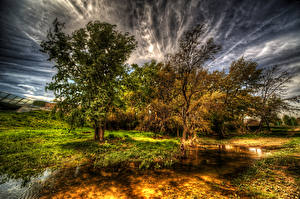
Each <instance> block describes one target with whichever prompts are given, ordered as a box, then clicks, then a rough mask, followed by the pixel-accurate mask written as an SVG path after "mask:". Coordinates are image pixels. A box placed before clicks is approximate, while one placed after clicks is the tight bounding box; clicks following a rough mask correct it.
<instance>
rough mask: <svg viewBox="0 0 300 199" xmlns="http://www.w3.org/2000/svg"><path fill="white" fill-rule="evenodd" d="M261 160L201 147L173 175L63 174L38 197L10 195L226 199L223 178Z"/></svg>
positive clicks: (226, 148)
mask: <svg viewBox="0 0 300 199" xmlns="http://www.w3.org/2000/svg"><path fill="white" fill-rule="evenodd" d="M262 155H263V151H262V150H261V149H260V148H253V147H252V148H247V147H237V146H233V145H201V146H197V147H194V148H191V149H189V150H188V151H187V158H186V159H182V160H181V161H180V162H179V163H177V164H176V165H174V167H173V168H172V169H160V170H138V169H134V168H129V167H128V168H120V169H119V170H118V171H108V170H106V171H104V170H97V169H95V168H94V167H92V166H82V167H76V168H65V169H60V170H58V171H57V172H56V173H54V174H52V175H51V176H50V177H48V176H49V175H43V176H46V177H44V178H40V181H38V180H37V182H40V183H39V184H43V191H42V193H40V192H39V191H36V190H40V187H37V188H35V187H33V186H31V188H27V189H26V190H25V191H24V190H23V189H18V188H16V186H15V185H11V187H14V186H15V187H14V188H15V189H17V190H18V191H19V192H22V193H23V194H20V193H19V192H18V193H17V192H16V191H12V192H15V193H17V194H15V195H14V196H13V197H11V198H18V197H15V196H16V195H19V196H20V195H21V196H26V198H35V197H36V196H37V193H38V194H39V195H38V196H39V197H40V198H155V197H156V198H164V197H166V198H180V197H181V198H193V197H194V196H197V197H198V198H201V197H202V198H209V197H212V198H217V197H220V198H224V197H227V196H229V195H231V194H233V193H235V189H234V188H233V187H232V186H231V184H230V182H229V180H228V179H227V178H226V177H225V176H226V175H232V174H235V173H236V172H238V171H240V170H241V169H243V168H244V167H245V166H247V165H248V164H249V163H250V162H251V161H253V160H254V159H257V158H260V157H262ZM41 179H42V180H41ZM45 179H47V180H46V182H45ZM41 182H45V183H41ZM36 184H37V183H36ZM1 188H2V192H0V198H8V197H6V196H12V195H4V194H5V193H4V192H3V187H2V185H0V190H1ZM7 190H8V189H7ZM28 190H31V191H28ZM8 192H9V191H7V193H8ZM24 193H26V194H25V195H24ZM3 196H4V197H3Z"/></svg>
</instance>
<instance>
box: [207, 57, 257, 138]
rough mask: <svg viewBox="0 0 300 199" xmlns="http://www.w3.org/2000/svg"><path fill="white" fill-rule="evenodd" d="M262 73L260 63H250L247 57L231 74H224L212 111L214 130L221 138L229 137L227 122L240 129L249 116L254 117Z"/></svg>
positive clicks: (221, 77) (235, 64)
mask: <svg viewBox="0 0 300 199" xmlns="http://www.w3.org/2000/svg"><path fill="white" fill-rule="evenodd" d="M260 74H261V70H260V69H257V63H255V62H253V61H247V60H245V59H244V58H243V57H242V58H240V59H238V60H236V61H233V62H232V64H231V66H230V67H229V72H228V73H227V74H226V73H225V72H223V73H220V76H219V78H217V79H219V81H216V82H215V83H216V84H218V85H217V86H218V87H219V88H218V90H217V92H218V93H219V95H217V97H216V96H215V95H214V99H213V100H211V102H212V105H211V108H210V111H209V112H210V113H211V120H212V128H213V130H214V131H215V132H216V133H217V134H218V135H219V136H220V137H221V138H224V137H225V133H226V130H227V129H226V128H227V127H226V125H225V124H226V123H227V125H228V126H237V125H241V124H242V123H243V119H244V117H245V116H250V115H252V108H253V107H252V104H253V103H255V102H256V100H257V97H256V96H254V95H253V94H254V93H255V92H256V91H257V88H258V86H259V84H258V81H259V77H260Z"/></svg>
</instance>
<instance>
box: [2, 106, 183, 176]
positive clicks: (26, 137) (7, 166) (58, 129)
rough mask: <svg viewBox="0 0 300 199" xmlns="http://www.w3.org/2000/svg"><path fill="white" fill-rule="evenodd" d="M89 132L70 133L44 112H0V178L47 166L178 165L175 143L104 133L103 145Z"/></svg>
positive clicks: (139, 134) (146, 136)
mask: <svg viewBox="0 0 300 199" xmlns="http://www.w3.org/2000/svg"><path fill="white" fill-rule="evenodd" d="M86 132H90V133H86ZM92 132H93V129H91V128H88V127H87V128H81V129H76V130H75V131H73V132H70V133H69V130H68V125H67V124H65V123H64V122H62V121H58V120H54V119H53V118H51V117H50V114H49V113H48V112H41V111H37V112H28V113H13V112H1V113H0V174H2V175H6V176H7V177H8V178H23V179H29V178H30V177H32V176H35V175H38V174H39V173H41V172H42V171H43V170H44V169H46V168H58V167H64V166H76V165H81V164H93V165H94V166H95V167H107V168H115V167H120V166H124V165H128V164H129V163H135V165H136V166H137V167H139V168H148V167H162V166H168V165H171V164H172V163H174V162H175V161H176V158H175V156H176V155H177V154H178V150H179V148H178V143H179V140H178V139H175V138H173V139H155V138H154V137H155V136H154V134H153V133H150V132H138V131H106V135H105V136H106V141H105V142H104V143H99V142H95V141H94V140H93V133H92Z"/></svg>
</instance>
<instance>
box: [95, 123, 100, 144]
mask: <svg viewBox="0 0 300 199" xmlns="http://www.w3.org/2000/svg"><path fill="white" fill-rule="evenodd" d="M99 129H100V128H99V127H98V126H96V127H95V134H94V140H95V141H98V140H99V138H100V131H99Z"/></svg>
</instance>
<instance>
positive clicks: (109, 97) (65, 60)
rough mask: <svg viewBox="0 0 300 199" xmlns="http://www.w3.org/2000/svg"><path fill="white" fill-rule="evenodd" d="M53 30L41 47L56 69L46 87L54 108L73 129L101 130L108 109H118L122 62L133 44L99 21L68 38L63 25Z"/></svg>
mask: <svg viewBox="0 0 300 199" xmlns="http://www.w3.org/2000/svg"><path fill="white" fill-rule="evenodd" d="M53 26H54V29H53V30H51V31H49V33H48V35H47V40H46V41H43V42H42V43H41V47H42V51H43V52H45V53H47V54H48V55H49V60H50V61H54V62H55V66H54V67H55V68H56V69H57V73H56V74H55V76H54V77H53V82H51V83H49V84H48V85H47V89H48V90H51V91H54V94H55V97H56V108H58V109H57V110H59V111H62V112H63V113H64V116H65V117H67V121H68V123H70V124H71V125H73V126H76V125H77V126H82V124H83V123H84V121H89V122H91V124H92V125H93V126H94V128H97V129H99V128H103V127H104V126H105V125H104V123H105V120H106V118H107V114H108V113H109V112H110V111H111V108H112V107H115V106H120V105H121V98H120V94H121V93H122V84H123V77H124V75H125V73H126V71H127V66H126V64H125V62H126V60H127V59H128V58H129V56H130V54H131V52H132V51H133V50H134V49H135V47H136V41H135V39H134V37H133V36H130V35H129V34H128V33H121V32H119V31H117V30H116V26H115V25H111V24H109V23H102V22H99V21H94V22H89V23H88V24H87V25H86V26H85V27H84V28H81V29H79V30H76V31H74V32H73V33H72V34H71V35H68V34H66V33H64V32H63V27H64V24H62V23H60V22H58V21H57V20H55V21H54V22H53ZM102 132H103V130H102Z"/></svg>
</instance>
